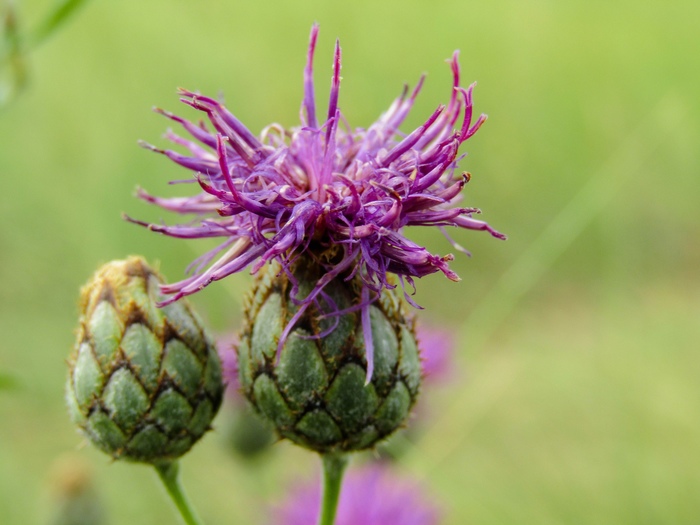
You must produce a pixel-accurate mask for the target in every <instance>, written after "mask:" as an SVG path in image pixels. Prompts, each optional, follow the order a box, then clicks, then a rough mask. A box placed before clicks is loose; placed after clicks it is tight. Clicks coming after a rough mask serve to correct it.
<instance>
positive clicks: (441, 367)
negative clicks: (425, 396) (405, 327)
mask: <svg viewBox="0 0 700 525" xmlns="http://www.w3.org/2000/svg"><path fill="white" fill-rule="evenodd" d="M416 339H417V340H418V348H419V349H420V355H421V364H422V366H423V375H424V376H425V381H426V384H428V383H430V384H433V383H439V382H441V381H443V380H445V379H447V378H449V376H450V375H451V372H452V371H453V370H454V350H455V336H454V333H453V332H452V331H451V330H448V329H446V328H444V327H441V326H438V325H434V324H426V323H423V322H420V321H419V322H418V323H417V326H416Z"/></svg>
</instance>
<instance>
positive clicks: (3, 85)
mask: <svg viewBox="0 0 700 525" xmlns="http://www.w3.org/2000/svg"><path fill="white" fill-rule="evenodd" d="M0 17H2V18H1V24H2V40H1V41H0V46H1V47H0V108H1V107H3V106H4V105H6V104H7V103H8V102H10V101H11V100H12V99H13V98H14V97H15V95H17V93H19V92H20V91H21V90H22V89H23V88H24V87H25V86H26V84H27V68H26V65H25V62H24V57H23V55H22V38H21V34H20V31H19V24H18V22H17V10H16V9H15V4H14V2H12V1H11V0H8V1H7V2H5V3H4V5H3V7H2V12H0Z"/></svg>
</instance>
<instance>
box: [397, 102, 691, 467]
mask: <svg viewBox="0 0 700 525" xmlns="http://www.w3.org/2000/svg"><path fill="white" fill-rule="evenodd" d="M684 115H685V113H684V111H683V108H682V104H681V103H680V102H679V100H678V98H677V97H676V96H674V94H673V93H668V94H667V95H666V96H664V97H663V98H661V100H660V101H659V102H658V103H657V104H656V106H655V107H654V108H652V109H651V110H650V111H649V113H648V114H647V115H645V117H644V120H643V121H642V122H641V123H640V125H639V126H638V127H637V128H636V129H635V130H633V131H632V132H631V133H630V134H629V135H628V136H627V138H626V139H625V140H624V141H622V143H621V144H620V147H619V148H618V150H617V152H616V153H615V154H614V155H613V156H612V157H611V158H610V160H609V161H608V162H607V163H605V164H604V165H603V166H602V167H601V169H600V170H599V171H598V172H596V173H595V174H593V175H592V176H591V178H590V179H589V180H588V181H587V182H586V183H585V184H584V185H583V186H582V187H581V189H580V190H579V191H578V192H577V194H576V195H575V196H574V197H573V198H572V199H571V200H570V201H569V202H568V203H567V204H566V206H564V208H563V209H562V210H561V212H559V214H558V215H557V216H556V217H554V219H552V221H551V222H550V224H549V225H548V226H547V227H546V228H545V229H544V230H543V231H542V233H541V234H540V235H539V236H538V237H537V239H535V241H534V242H533V243H532V244H531V245H530V246H529V248H528V249H526V250H525V251H524V252H523V253H522V255H520V257H519V258H518V259H517V260H516V261H515V262H514V263H513V264H512V266H511V267H510V268H509V269H508V270H507V271H506V272H505V273H504V274H503V275H502V276H501V278H500V279H499V281H498V282H497V284H496V285H495V287H494V288H493V289H492V290H491V291H490V293H489V294H488V295H487V296H486V297H485V298H484V299H483V300H482V301H481V303H480V304H478V305H477V306H476V307H475V308H474V310H473V313H472V314H471V315H470V317H469V319H468V321H467V323H465V325H464V327H463V334H464V336H465V338H468V341H469V346H470V348H480V347H482V346H483V345H484V344H485V343H486V342H487V340H488V339H489V338H490V337H491V336H492V335H493V334H494V333H495V331H496V330H498V329H499V328H500V327H501V325H502V324H503V322H504V321H505V320H506V319H507V317H508V316H509V315H510V314H511V313H512V312H513V311H514V310H515V308H516V307H517V305H518V303H519V302H520V300H521V299H522V298H523V297H524V296H525V295H526V294H527V293H528V292H529V291H530V290H532V289H533V288H534V287H535V286H536V285H537V283H538V282H539V281H540V279H541V278H542V277H543V275H544V274H545V273H546V272H547V270H549V269H550V268H551V267H552V265H553V264H554V263H555V262H556V260H557V259H558V258H559V256H560V255H562V253H564V251H565V250H566V249H567V248H568V247H569V246H571V244H572V243H573V242H574V241H575V240H576V238H577V237H578V236H579V235H580V234H581V233H582V232H583V230H584V229H585V228H586V227H587V226H588V225H589V224H590V223H591V222H592V221H593V220H594V219H595V218H596V216H597V215H598V214H599V213H600V212H601V211H603V209H604V208H605V206H606V205H607V204H608V203H609V202H610V201H611V200H612V199H613V197H614V196H615V195H616V194H617V193H618V192H619V191H620V190H621V188H622V187H623V186H624V185H625V184H626V183H627V182H629V181H630V179H632V177H634V176H635V174H638V173H640V171H641V170H643V169H644V165H645V163H646V162H647V160H648V159H649V158H650V157H651V156H652V155H653V154H654V153H655V152H656V150H657V149H659V148H660V147H661V146H663V145H664V144H665V143H666V142H667V141H668V140H670V139H672V138H673V137H674V136H676V135H675V134H676V133H678V132H679V130H681V129H682V126H681V124H682V120H683V118H684ZM516 375H517V374H510V377H511V379H513V378H514V377H515V376H516ZM499 384H500V386H501V388H500V389H496V390H494V391H493V392H491V394H492V398H494V399H492V400H491V401H492V402H496V401H497V398H498V397H499V396H500V394H502V393H503V391H504V389H505V388H507V385H503V384H501V383H499ZM472 395H473V392H472V391H470V390H462V392H460V393H458V395H456V397H455V399H454V401H452V403H451V405H450V406H448V407H446V409H445V410H444V411H443V412H442V413H441V414H440V418H439V419H438V420H437V421H436V423H435V424H434V425H433V426H432V427H431V428H430V430H429V431H428V432H427V433H426V434H425V436H424V438H423V439H422V440H421V443H420V445H419V446H417V447H415V448H414V449H413V452H414V453H413V454H411V453H410V452H409V453H408V454H407V455H406V457H405V462H406V464H407V465H410V466H411V467H413V468H414V470H416V471H417V472H419V473H422V474H425V473H426V471H428V470H429V469H431V468H434V467H435V466H437V465H438V464H440V463H442V462H443V461H444V460H446V459H447V458H449V456H450V455H451V454H452V453H453V452H454V451H455V450H457V449H458V448H459V447H460V445H461V443H462V442H463V440H464V439H466V437H467V435H468V433H469V430H470V429H471V428H472V427H473V422H468V421H465V420H464V407H465V406H468V404H469V403H473V401H472V400H471V396H472ZM480 403H481V404H486V405H489V403H488V401H487V400H484V399H481V400H480ZM476 413H477V414H478V415H481V414H483V413H484V412H483V411H477V412H476ZM445 436H450V439H449V440H445ZM431 442H432V443H431ZM436 442H437V443H439V445H437V444H436Z"/></svg>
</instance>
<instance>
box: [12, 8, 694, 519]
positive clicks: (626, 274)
mask: <svg viewBox="0 0 700 525" xmlns="http://www.w3.org/2000/svg"><path fill="white" fill-rule="evenodd" d="M50 4H51V3H50V2H49V1H48V0H42V1H38V0H35V1H25V2H22V3H21V5H19V7H20V22H22V23H26V24H29V25H30V26H31V25H34V24H36V23H38V22H39V21H40V20H41V19H42V13H43V12H44V10H45V9H47V8H48V6H49V5H50ZM144 5H145V7H144V6H142V5H141V4H138V5H137V4H136V3H128V2H127V3H124V2H121V3H113V2H112V3H109V2H88V3H87V5H86V6H84V8H83V9H81V10H80V12H79V13H78V14H77V16H76V17H74V18H72V19H71V20H69V21H67V22H66V24H65V26H64V27H63V29H62V31H61V32H59V33H57V34H55V35H54V36H53V37H52V38H50V39H49V40H47V41H46V43H45V45H44V46H42V47H41V48H39V49H38V50H37V51H36V52H35V53H34V54H33V55H31V56H30V57H28V58H27V62H26V64H27V65H28V71H29V74H30V85H29V88H28V89H27V90H26V92H24V93H23V94H22V95H21V96H20V97H19V98H18V99H17V100H16V101H15V102H14V103H13V104H12V105H10V106H8V107H6V108H4V109H2V110H1V112H0V224H1V226H0V334H2V343H0V421H1V423H0V516H2V519H0V521H2V523H3V524H5V523H6V524H8V525H13V524H23V525H25V524H31V523H46V522H47V519H48V516H49V515H50V512H51V506H52V501H53V500H52V496H51V494H52V492H51V486H52V485H51V482H50V479H52V475H51V474H50V472H51V470H52V465H54V464H55V462H56V461H57V460H58V459H59V458H62V457H63V458H65V455H66V454H74V455H75V456H73V455H71V456H70V457H76V456H77V457H79V458H82V460H83V461H86V462H87V463H88V464H89V465H91V467H92V469H93V475H94V480H95V484H96V487H97V490H98V492H99V494H100V496H101V497H102V498H103V500H104V503H105V505H106V507H107V509H108V511H109V513H110V515H111V523H113V524H115V525H116V524H119V523H133V524H135V525H139V524H143V525H147V524H148V525H150V524H153V523H171V522H174V518H173V515H172V511H171V509H170V507H169V504H168V502H167V500H166V496H165V494H164V492H163V491H162V490H161V489H160V488H159V487H158V485H157V478H156V476H155V474H154V473H153V472H150V471H149V469H147V468H144V467H138V466H133V465H124V464H111V463H110V462H109V461H108V460H107V459H106V458H105V457H104V456H103V455H101V454H100V453H98V452H97V451H95V450H92V449H91V448H89V447H86V448H81V449H79V450H76V449H77V448H78V446H79V444H80V438H79V437H78V436H77V435H76V434H75V433H74V430H73V428H72V427H71V425H70V423H69V422H68V418H67V415H66V414H65V410H64V408H63V399H62V398H63V394H62V389H63V381H64V380H65V363H64V360H65V358H66V357H67V355H68V353H69V350H70V347H71V345H72V343H73V329H74V326H75V323H76V307H75V302H76V299H77V290H78V287H79V286H80V285H81V284H82V283H83V282H84V281H85V280H86V279H87V278H88V276H89V275H90V274H91V272H92V271H94V269H95V268H96V267H97V265H98V264H100V263H101V262H104V261H107V260H109V259H113V258H120V257H124V256H126V255H129V254H132V253H140V254H143V255H144V256H146V257H147V258H148V259H149V260H154V261H155V260H159V261H160V262H161V267H162V269H163V271H164V273H165V274H166V275H167V276H168V277H170V278H171V279H176V278H178V277H179V276H180V275H182V272H183V270H184V267H185V265H186V264H187V262H189V261H190V260H191V259H192V258H193V257H194V256H195V255H196V254H198V253H201V251H202V250H203V248H204V246H205V244H206V243H191V244H188V243H186V242H183V241H176V240H172V239H166V238H161V237H158V236H154V235H152V234H149V233H148V232H147V231H145V230H141V229H138V228H136V227H134V226H133V225H129V224H126V223H124V222H123V221H121V220H120V218H119V217H120V213H121V212H124V211H125V212H128V213H129V214H131V215H134V216H138V217H142V218H146V219H155V220H157V219H159V218H160V215H159V214H158V212H156V211H155V210H152V209H148V208H147V207H146V206H145V205H143V204H141V203H139V202H137V201H136V200H135V199H133V198H132V193H133V190H134V188H135V187H136V186H137V185H141V186H143V187H145V188H147V189H148V190H149V191H151V192H153V193H156V194H167V193H168V192H170V193H172V192H173V191H174V190H172V189H171V188H169V187H168V186H167V185H166V182H167V181H168V180H170V179H175V178H178V177H180V176H182V175H183V172H182V171H179V170H177V168H176V167H175V166H173V165H169V164H168V163H167V162H166V161H165V160H164V159H162V158H159V157H158V156H155V155H153V154H149V153H148V152H145V151H143V150H141V149H140V148H138V147H137V146H136V140H137V139H145V140H147V141H149V142H153V143H156V144H163V141H162V139H161V138H160V137H161V135H162V133H163V131H164V130H165V129H166V127H167V125H168V124H167V122H165V121H164V119H162V118H159V117H157V116H156V115H153V114H152V113H151V112H150V108H151V107H152V106H154V105H157V106H161V107H164V108H166V109H170V110H177V111H179V112H180V113H182V114H185V115H191V114H192V113H188V112H187V111H186V110H187V108H185V107H184V106H182V105H181V104H179V103H178V102H177V96H176V94H175V88H176V87H177V86H184V87H188V88H191V89H199V90H201V91H203V92H206V93H210V94H214V95H216V94H217V93H219V92H223V93H224V95H225V97H226V101H227V103H228V105H229V107H231V108H232V110H233V111H234V112H235V113H236V114H237V116H239V117H240V118H241V120H243V121H244V122H245V123H246V124H248V125H249V127H250V128H251V129H253V130H258V129H261V128H262V127H263V126H265V125H266V124H268V123H269V122H271V121H278V122H280V123H282V124H283V125H293V124H294V123H296V122H297V120H298V109H299V103H300V99H301V82H300V80H301V69H302V67H303V62H304V50H305V45H306V38H307V35H308V30H309V28H310V25H311V23H312V22H313V21H315V20H317V21H319V22H320V24H321V36H320V40H319V47H318V56H317V81H318V83H319V85H318V90H319V98H320V99H324V98H325V96H326V94H327V86H326V85H325V83H326V82H327V81H328V79H329V76H330V63H331V53H332V44H333V41H334V39H335V37H336V36H338V37H340V38H341V43H342V46H343V52H344V66H343V77H344V79H343V85H342V90H341V108H342V109H343V111H344V113H345V114H346V116H347V117H348V118H349V120H350V122H351V124H353V125H357V126H365V125H367V124H368V123H370V122H371V121H372V120H373V119H374V118H376V116H377V115H378V114H379V113H381V111H383V110H384V109H385V108H386V107H387V106H388V104H389V103H390V101H391V100H392V99H393V98H394V97H395V96H396V95H397V94H398V92H399V90H400V88H401V85H402V83H403V82H410V83H415V81H416V80H417V78H418V76H419V75H420V74H421V73H422V72H424V71H426V72H428V73H429V77H428V80H427V83H426V87H425V90H424V93H423V94H422V95H421V98H420V99H419V102H418V103H417V105H416V112H415V114H414V115H413V116H412V117H411V121H410V123H409V125H410V124H416V123H418V122H419V121H420V120H421V119H423V118H425V116H426V115H428V114H429V113H430V112H431V111H432V109H433V108H434V107H435V106H436V105H437V104H438V103H439V102H443V101H445V100H446V99H447V97H448V96H449V85H450V84H449V81H450V78H449V70H448V68H447V67H446V66H445V65H444V63H443V59H445V58H447V57H448V56H450V54H451V53H452V51H453V50H454V49H455V48H459V49H461V57H462V65H463V81H464V83H465V84H468V83H470V82H471V81H472V80H478V82H479V84H478V86H477V88H476V91H475V102H476V108H477V111H484V112H486V113H488V114H489V121H488V122H487V124H486V125H485V126H484V127H483V128H482V130H481V131H480V132H479V133H478V134H477V135H476V136H475V137H474V138H473V139H472V140H471V141H470V142H469V143H468V144H467V147H466V149H467V150H468V151H469V153H470V155H469V157H468V158H467V159H466V160H465V161H464V162H463V166H464V168H465V169H468V170H469V171H470V172H472V174H473V179H472V182H470V184H469V187H468V188H467V189H468V191H467V195H466V197H467V198H466V203H467V205H475V206H479V207H480V208H482V209H483V210H484V216H485V218H486V219H488V220H489V221H490V222H491V223H492V224H493V225H494V226H496V227H497V228H499V229H500V230H502V231H504V232H506V233H508V234H509V236H510V238H509V240H508V241H507V242H506V243H501V242H498V241H495V240H492V239H489V238H487V237H486V236H485V235H479V234H474V233H464V234H457V235H456V237H457V240H458V241H459V242H460V243H462V244H464V245H465V246H466V247H468V248H469V249H470V250H472V252H473V253H474V257H473V258H471V259H466V258H463V257H458V258H457V260H456V261H455V263H454V268H455V269H456V270H457V271H458V273H459V274H460V275H461V276H462V278H463V281H462V282H461V283H459V284H454V283H451V282H447V280H446V279H443V278H440V277H438V276H431V277H429V278H426V279H424V281H423V282H419V283H418V284H419V291H418V296H417V298H418V300H419V302H420V303H421V304H423V305H424V306H425V307H426V312H425V314H426V316H427V317H429V318H432V319H440V320H444V321H445V322H448V323H451V324H452V325H454V327H455V330H456V331H457V332H458V334H459V339H460V347H461V351H460V355H459V361H460V364H461V366H462V368H463V369H464V370H465V375H464V377H461V376H460V377H458V378H456V380H455V381H454V383H452V384H451V385H449V388H447V387H446V388H443V389H440V390H438V391H435V392H433V393H432V394H431V393H430V392H426V395H427V396H428V397H429V399H428V400H427V405H429V407H430V410H429V414H428V415H427V416H428V422H430V423H431V424H430V425H427V426H426V428H424V429H423V430H422V431H420V432H418V437H417V438H416V439H415V442H414V445H413V447H412V448H411V449H410V450H409V451H408V453H407V454H406V456H405V457H404V458H403V459H402V466H403V468H404V469H405V470H406V471H407V472H408V473H412V474H413V475H416V476H419V477H421V478H422V479H424V481H425V483H426V484H427V485H428V487H429V489H430V491H431V493H432V494H433V495H434V496H435V497H436V498H437V499H438V500H439V501H441V502H442V503H443V504H444V505H445V506H446V508H447V509H448V510H447V513H446V522H445V523H446V525H452V524H454V525H462V524H471V525H490V524H494V525H497V524H498V525H501V524H504V523H505V524H510V523H513V524H518V525H528V524H532V525H548V524H553V525H554V524H567V525H568V524H595V525H605V524H610V525H617V524H630V525H640V524H664V525H665V524H669V523H671V524H674V525H681V524H689V525H690V524H692V525H695V524H697V520H698V516H699V515H700V504H698V503H697V502H696V499H697V498H696V497H695V495H696V494H697V493H698V491H699V490H700V445H699V443H700V439H698V438H700V423H698V421H699V420H698V417H697V414H698V413H700V406H699V404H700V388H699V387H698V386H697V376H698V371H699V370H700V357H698V355H699V354H698V352H697V347H698V341H699V340H700V333H699V332H700V328H699V327H700V323H698V318H699V317H700V302H698V297H699V296H700V278H699V275H698V271H697V269H698V268H699V267H700V244H698V243H697V239H698V238H700V220H699V219H700V213H698V206H697V205H698V202H699V201H700V182H699V181H698V178H697V177H698V173H699V172H700V158H699V157H700V149H698V147H697V144H698V143H699V141H700V104H698V100H699V99H698V93H700V70H698V68H697V67H696V64H695V62H694V56H693V54H692V52H691V50H692V49H697V48H698V46H699V45H700V37H699V36H698V35H697V31H696V28H695V25H696V24H695V21H696V20H697V18H698V15H700V6H698V5H697V2H691V1H689V0H682V1H679V2H675V3H673V4H671V5H669V4H667V3H662V2H646V3H639V2H632V1H631V0H623V1H621V2H615V3H606V2H593V3H591V2H582V1H575V2H567V3H561V2H560V3H555V2H547V1H536V2H527V3H523V2H516V1H513V0H510V1H507V0H500V1H496V2H491V3H481V4H477V3H465V2H462V1H457V0H453V1H440V2H434V3H427V2H426V3H420V4H419V3H417V2H416V3H406V2H399V1H398V0H390V1H387V2H381V3H379V2H370V1H369V0H358V1H354V2H339V3H330V2H321V1H319V0H314V1H311V2H306V3H303V4H302V3H298V2H296V3H292V2H284V3H283V2H280V3H279V4H278V5H276V7H275V9H274V10H272V12H271V11H270V8H269V5H268V4H267V3H259V4H258V3H253V2H243V3H230V2H229V3H223V2H214V1H213V0H201V1H199V2H196V3H194V2H189V3H188V2H181V1H177V2H173V1H169V2H168V1H165V0H153V1H151V2H148V3H147V5H146V4H144ZM5 73H6V71H3V74H5ZM179 106H182V107H179ZM407 127H408V126H407ZM415 238H416V239H418V240H420V241H421V242H424V243H426V244H428V245H429V246H430V247H431V248H433V249H434V250H436V251H440V252H445V251H447V250H448V248H449V247H448V246H447V244H446V243H445V242H443V241H442V240H440V239H438V238H437V236H436V235H434V234H433V232H425V231H419V232H416V233H415ZM248 282H249V278H248V277H246V276H245V275H241V276H238V277H233V278H230V279H227V280H225V281H223V282H221V283H217V285H216V286H212V287H210V289H207V290H206V291H205V292H203V293H201V294H199V296H198V297H196V298H195V299H194V302H195V303H196V305H197V306H198V307H199V308H200V310H201V311H202V312H203V313H204V317H205V318H206V319H207V320H208V322H209V323H210V324H211V325H212V327H213V328H215V329H217V330H224V329H227V328H231V327H235V326H236V323H237V321H238V319H239V309H240V296H241V294H242V293H243V292H244V290H245V289H246V287H247V285H248ZM6 384H11V385H12V388H9V389H7V388H4V387H3V386H2V385H6ZM220 417H221V418H222V420H221V421H220V422H219V424H218V425H217V426H219V427H222V428H223V427H224V426H225V419H226V414H225V413H224V414H222V415H221V416H220ZM317 463H318V462H317V460H316V459H315V458H314V457H313V456H312V455H310V454H306V453H305V452H303V451H301V450H299V449H296V448H294V447H292V446H290V445H287V444H278V445H276V446H275V449H274V450H273V453H272V455H271V456H270V457H269V458H268V459H267V460H266V461H262V462H259V463H257V464H255V465H250V464H247V463H245V462H241V461H240V460H238V459H236V458H234V457H232V456H230V455H229V454H228V453H227V452H226V451H225V450H224V447H223V438H222V437H221V436H220V435H219V434H216V433H215V434H212V435H210V436H208V437H207V438H206V439H205V440H204V441H203V442H202V443H201V444H200V445H198V446H197V447H195V449H194V450H193V451H192V453H191V454H189V455H188V456H187V457H186V458H185V459H184V460H183V465H182V468H183V482H184V484H185V486H186V488H187V489H188V490H189V492H190V495H191V499H192V500H193V501H194V502H195V504H197V507H198V510H199V512H200V514H201V515H202V517H203V519H204V520H205V521H206V522H207V523H250V524H252V525H255V524H258V523H260V524H263V523H265V521H264V518H263V515H262V511H261V510H260V508H262V506H263V505H264V504H265V502H268V501H273V500H275V499H277V498H279V497H280V496H281V495H282V494H283V492H284V488H285V486H286V484H288V483H290V482H292V481H293V480H296V479H298V478H300V477H304V476H310V477H313V473H314V472H315V470H316V468H317V467H318V465H317ZM251 502H253V503H256V502H257V503H259V505H251Z"/></svg>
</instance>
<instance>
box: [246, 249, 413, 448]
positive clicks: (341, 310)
mask: <svg viewBox="0 0 700 525" xmlns="http://www.w3.org/2000/svg"><path fill="white" fill-rule="evenodd" d="M322 275H323V270H321V269H320V267H319V266H318V265H316V264H315V263H313V261H312V260H311V259H310V257H308V256H302V257H300V259H299V261H298V263H297V264H296V266H295V268H294V270H293V279H290V277H289V276H288V275H287V273H286V272H284V271H281V270H280V266H279V265H270V266H268V267H267V269H264V270H261V271H260V272H258V277H257V278H256V282H255V284H254V287H253V290H252V291H251V293H250V294H249V296H248V297H247V301H246V305H245V325H244V328H243V331H242V335H241V340H240V344H239V348H238V359H239V368H240V381H241V388H242V390H243V391H244V392H245V394H246V396H247V397H248V399H249V400H250V401H251V403H252V404H253V406H254V407H255V408H256V409H257V410H258V411H259V412H260V413H261V414H262V415H263V416H264V417H266V418H267V419H268V420H270V421H271V422H272V423H273V425H274V426H275V428H276V429H277V432H278V433H279V434H280V435H281V436H282V437H286V438H288V439H290V440H292V441H293V442H295V443H297V444H299V445H301V446H304V447H306V448H310V449H312V450H316V451H319V452H331V451H333V452H347V451H353V450H362V449H366V448H370V447H372V446H374V445H375V444H376V443H377V442H378V441H380V440H382V439H384V438H385V437H387V436H389V435H390V434H391V433H392V432H394V431H395V430H396V429H397V428H399V427H400V426H401V425H402V424H403V423H404V421H405V420H406V418H407V417H408V414H409V411H410V409H411V407H412V406H413V403H414V402H415V400H416V396H417V394H418V389H419V386H420V382H421V366H420V358H419V354H418V349H417V346H416V341H415V336H414V333H413V323H412V321H410V320H408V319H407V318H406V317H405V315H404V313H403V305H402V302H401V300H400V299H399V297H398V296H397V295H396V294H395V293H394V291H393V290H385V291H384V292H382V295H381V296H380V298H379V299H378V300H377V301H375V302H374V303H373V304H372V305H364V308H369V320H370V328H371V337H372V341H373V346H374V371H373V373H372V375H371V377H370V378H368V377H367V376H368V374H367V358H366V353H365V343H364V337H363V326H362V315H361V310H362V308H363V305H362V304H361V296H362V286H363V284H362V281H361V280H360V279H359V278H357V277H356V278H354V279H351V280H349V281H346V280H344V279H343V278H342V277H339V278H337V279H334V280H332V281H331V282H330V283H328V284H327V285H326V286H325V288H324V289H323V293H322V294H319V297H322V299H318V300H317V301H314V302H312V303H310V304H308V305H307V307H306V309H305V310H304V312H303V315H301V317H299V318H298V320H297V321H296V322H295V324H294V326H293V327H291V331H289V333H288V335H287V337H286V339H284V341H282V343H283V344H282V348H281V352H280V353H279V359H278V358H277V348H278V345H279V343H280V340H281V338H282V337H283V332H284V331H285V329H286V328H288V324H289V323H290V321H291V320H292V318H293V317H294V315H295V313H297V312H298V311H299V308H300V307H301V306H300V300H302V301H303V298H304V297H306V296H308V294H309V292H310V291H311V290H312V289H313V288H314V286H315V285H316V283H317V282H318V281H319V279H320V278H321V276H322ZM294 281H296V284H297V285H298V294H297V296H296V297H294V293H296V291H297V290H295V287H294ZM368 379H369V381H368Z"/></svg>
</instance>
